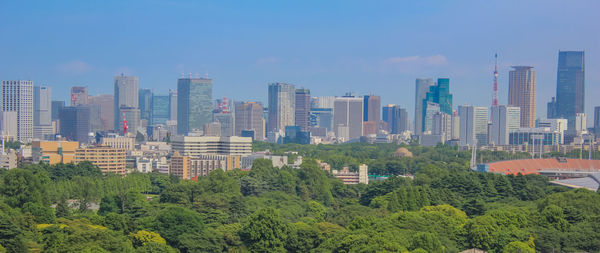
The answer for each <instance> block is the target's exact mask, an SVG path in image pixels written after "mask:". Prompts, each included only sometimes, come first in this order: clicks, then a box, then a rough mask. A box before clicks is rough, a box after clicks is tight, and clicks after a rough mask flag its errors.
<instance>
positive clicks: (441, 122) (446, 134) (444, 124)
mask: <svg viewBox="0 0 600 253" xmlns="http://www.w3.org/2000/svg"><path fill="white" fill-rule="evenodd" d="M432 122H433V126H432V128H431V133H432V134H433V135H438V136H440V137H441V140H442V143H445V142H446V141H448V140H450V139H452V116H450V115H448V114H447V113H443V112H437V113H435V114H434V115H433V120H432Z"/></svg>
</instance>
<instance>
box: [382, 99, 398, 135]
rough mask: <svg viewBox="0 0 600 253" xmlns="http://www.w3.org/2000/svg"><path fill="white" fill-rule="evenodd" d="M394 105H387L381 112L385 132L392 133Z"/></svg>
mask: <svg viewBox="0 0 600 253" xmlns="http://www.w3.org/2000/svg"><path fill="white" fill-rule="evenodd" d="M394 106H396V105H394V104H388V105H386V106H384V107H383V108H382V110H381V120H383V122H385V129H384V130H385V131H387V132H388V133H392V123H393V120H394Z"/></svg>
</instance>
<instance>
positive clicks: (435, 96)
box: [421, 78, 452, 132]
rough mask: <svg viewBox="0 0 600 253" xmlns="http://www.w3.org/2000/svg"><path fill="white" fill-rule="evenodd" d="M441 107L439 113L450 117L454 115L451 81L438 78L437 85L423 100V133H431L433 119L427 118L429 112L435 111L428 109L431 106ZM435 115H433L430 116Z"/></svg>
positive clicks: (431, 87)
mask: <svg viewBox="0 0 600 253" xmlns="http://www.w3.org/2000/svg"><path fill="white" fill-rule="evenodd" d="M435 104H437V106H439V111H440V112H443V113H446V114H448V115H452V94H450V79H448V78H438V80H437V84H435V85H433V86H430V87H429V91H428V92H427V93H426V94H425V98H424V99H423V104H422V109H421V110H422V112H421V113H422V116H421V117H422V119H421V120H422V123H421V131H422V132H425V131H431V122H430V120H431V117H429V118H426V116H427V113H428V111H429V112H434V111H435V109H434V110H429V109H428V108H427V107H428V106H429V105H431V106H434V107H436V105H435ZM430 115H433V114H430Z"/></svg>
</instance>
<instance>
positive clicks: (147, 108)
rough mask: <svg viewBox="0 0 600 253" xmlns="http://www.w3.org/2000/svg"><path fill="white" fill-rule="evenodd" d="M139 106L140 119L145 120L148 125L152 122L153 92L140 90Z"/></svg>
mask: <svg viewBox="0 0 600 253" xmlns="http://www.w3.org/2000/svg"><path fill="white" fill-rule="evenodd" d="M138 94H139V99H138V106H139V108H140V119H143V120H144V119H145V120H146V121H147V122H148V123H150V124H151V122H152V90H150V89H140V90H139V92H138Z"/></svg>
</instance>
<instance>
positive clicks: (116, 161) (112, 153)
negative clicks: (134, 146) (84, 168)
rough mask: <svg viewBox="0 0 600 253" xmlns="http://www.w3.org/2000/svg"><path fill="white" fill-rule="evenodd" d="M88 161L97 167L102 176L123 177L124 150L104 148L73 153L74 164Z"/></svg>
mask: <svg viewBox="0 0 600 253" xmlns="http://www.w3.org/2000/svg"><path fill="white" fill-rule="evenodd" d="M83 161H89V162H91V163H92V164H93V165H95V166H98V168H100V170H101V171H102V173H103V174H109V173H114V174H119V175H125V173H127V169H126V167H125V150H124V149H117V148H112V147H106V146H92V147H86V148H79V149H77V150H76V151H75V160H74V162H75V163H80V162H83Z"/></svg>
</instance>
